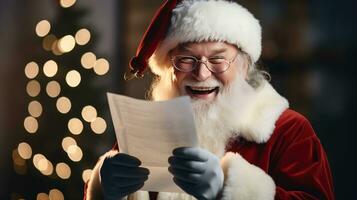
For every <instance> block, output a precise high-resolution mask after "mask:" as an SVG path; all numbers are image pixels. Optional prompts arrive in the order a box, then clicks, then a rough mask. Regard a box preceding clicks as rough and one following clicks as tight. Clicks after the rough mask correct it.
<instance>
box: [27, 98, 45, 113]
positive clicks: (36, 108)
mask: <svg viewBox="0 0 357 200" xmlns="http://www.w3.org/2000/svg"><path fill="white" fill-rule="evenodd" d="M28 111H29V113H30V115H31V116H32V117H39V116H41V114H42V105H41V103H40V102H38V101H31V102H30V103H29V106H28Z"/></svg>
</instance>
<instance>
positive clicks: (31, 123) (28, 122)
mask: <svg viewBox="0 0 357 200" xmlns="http://www.w3.org/2000/svg"><path fill="white" fill-rule="evenodd" d="M24 127H25V130H26V131H27V132H29V133H36V131H37V129H38V122H37V120H36V119H35V118H34V117H30V116H29V117H26V118H25V120H24Z"/></svg>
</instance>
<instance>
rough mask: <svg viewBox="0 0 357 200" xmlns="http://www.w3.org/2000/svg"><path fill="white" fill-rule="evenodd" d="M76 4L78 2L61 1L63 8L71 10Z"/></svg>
mask: <svg viewBox="0 0 357 200" xmlns="http://www.w3.org/2000/svg"><path fill="white" fill-rule="evenodd" d="M75 3H76V0H60V5H61V6H62V8H69V7H71V6H73V5H74V4H75Z"/></svg>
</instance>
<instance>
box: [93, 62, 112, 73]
mask: <svg viewBox="0 0 357 200" xmlns="http://www.w3.org/2000/svg"><path fill="white" fill-rule="evenodd" d="M93 69H94V72H95V73H96V74H98V75H104V74H106V73H107V72H108V71H109V62H108V61H107V60H106V59H104V58H100V59H98V60H97V61H96V62H95V65H94V68H93Z"/></svg>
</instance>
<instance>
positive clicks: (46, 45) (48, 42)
mask: <svg viewBox="0 0 357 200" xmlns="http://www.w3.org/2000/svg"><path fill="white" fill-rule="evenodd" d="M56 40H57V37H56V36H55V35H53V34H49V35H47V36H46V37H45V38H43V40H42V48H43V49H44V50H46V51H51V50H52V45H53V43H54V42H55V41H56Z"/></svg>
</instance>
